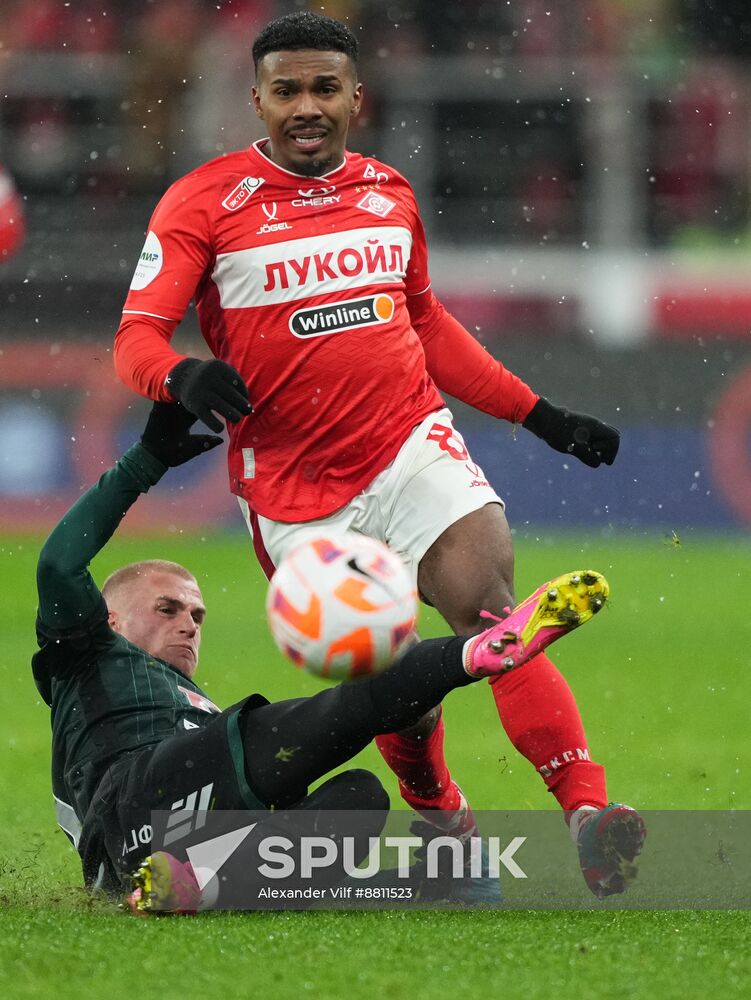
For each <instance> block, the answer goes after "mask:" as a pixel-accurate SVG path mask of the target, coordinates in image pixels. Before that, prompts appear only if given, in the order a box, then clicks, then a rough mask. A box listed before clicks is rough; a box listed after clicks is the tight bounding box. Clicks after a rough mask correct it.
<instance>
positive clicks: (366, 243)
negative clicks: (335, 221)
mask: <svg viewBox="0 0 751 1000" xmlns="http://www.w3.org/2000/svg"><path fill="white" fill-rule="evenodd" d="M411 251H412V234H411V233H410V231H409V230H408V229H406V228H404V227H403V226H372V227H369V228H363V229H348V230H345V231H344V232H340V233H329V234H326V235H325V236H324V235H316V236H308V237H305V238H303V239H298V240H287V241H285V242H282V243H274V244H272V245H267V246H259V247H250V248H249V249H247V250H235V251H233V252H231V253H223V254H219V255H218V256H217V259H216V266H215V267H214V271H213V274H212V275H211V277H212V278H213V280H214V282H215V283H216V286H217V288H218V289H219V297H220V300H221V304H222V308H223V309H248V308H251V307H252V306H267V305H276V304H277V303H280V302H294V301H295V300H297V299H305V298H309V297H310V296H312V295H322V294H325V293H327V292H339V291H344V290H346V289H349V288H363V287H364V286H367V285H382V284H384V283H389V282H391V283H400V282H403V281H404V279H405V277H406V274H407V264H408V263H409V255H410V253H411Z"/></svg>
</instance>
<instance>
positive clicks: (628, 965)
mask: <svg viewBox="0 0 751 1000" xmlns="http://www.w3.org/2000/svg"><path fill="white" fill-rule="evenodd" d="M38 547H39V540H38V539H28V538H17V539H4V540H2V541H0V554H1V559H2V576H3V581H4V587H3V605H4V625H3V643H2V648H3V655H2V657H1V658H0V684H1V687H2V693H3V704H4V706H5V709H4V711H3V719H2V729H1V730H0V746H1V747H2V768H1V769H0V801H1V802H2V809H1V810H0V819H1V822H0V942H1V944H0V995H2V996H4V997H9V998H16V997H32V996H42V995H45V996H46V995H50V994H51V993H53V992H54V994H55V996H56V997H57V998H59V1000H63V998H68V997H70V998H77V1000H78V998H84V997H85V998H88V997H91V998H94V997H96V998H99V997H102V996H105V995H107V996H110V997H119V996H125V995H128V996H137V997H141V998H143V997H152V996H153V997H157V996H160V997H167V998H171V997H182V998H194V997H195V998H199V997H200V998H205V997H215V996H243V995H246V994H250V993H251V992H252V993H253V994H254V995H256V996H259V997H270V998H274V1000H276V998H287V997H289V998H293V997H294V998H296V1000H297V998H299V997H300V996H305V995H308V996H314V997H341V996H347V997H348V998H353V1000H354V998H360V997H363V998H365V997H384V998H394V1000H398V998H404V1000H420V998H423V997H452V996H464V997H470V996H478V995H480V996H495V997H524V998H526V1000H533V998H538V997H540V998H548V997H570V996H575V997H576V998H577V1000H588V998H600V997H613V998H620V997H623V998H632V997H634V998H635V997H639V998H641V997H645V998H647V997H649V998H653V997H655V998H663V997H681V998H686V997H704V996H707V995H708V994H709V992H710V990H711V991H712V992H713V993H714V994H715V995H718V996H724V997H735V996H738V997H740V996H747V995H748V992H747V989H748V982H749V980H750V979H751V959H750V958H749V949H748V942H749V938H750V937H751V918H750V917H749V914H748V913H747V912H742V913H741V912H729V913H721V912H695V913H686V912H658V913H647V912H602V913H598V912H597V910H596V907H597V903H596V901H595V900H594V898H593V901H592V902H593V909H592V911H585V912H579V913H568V912H563V913H560V912H559V913H556V912H552V913H551V912H548V913H544V912H539V913H534V912H532V913H519V912H506V913H504V912H499V913H492V912H477V913H471V912H465V913H457V912H454V913H430V912H423V913H388V912H385V913H349V914H347V913H340V914H337V913H309V914H295V913H278V914H207V915H205V916H203V917H199V918H195V919H187V918H182V919H180V918H178V919H172V920H170V919H167V920H151V921H146V920H140V921H139V920H135V919H132V918H129V917H126V916H125V915H123V914H120V913H118V912H117V911H116V910H115V909H114V908H109V907H107V906H101V905H98V906H92V904H91V903H90V902H89V901H87V899H86V898H85V897H84V895H83V893H82V891H81V890H80V889H79V887H78V886H79V879H80V875H79V869H78V864H77V856H76V855H75V853H74V852H73V851H72V849H71V848H70V847H69V846H68V844H67V841H66V839H65V838H64V836H63V834H62V833H60V832H59V831H58V830H57V828H56V826H55V821H54V817H53V812H52V806H51V797H50V789H49V778H48V768H49V723H48V714H47V710H46V708H45V706H44V705H43V704H42V703H41V701H40V699H39V697H38V696H37V693H36V690H35V688H34V686H33V682H32V679H31V674H30V670H29V657H30V655H31V653H32V651H33V647H34V638H33V618H34V607H35V595H34V564H35V559H36V554H37V551H38ZM155 555H159V556H162V557H165V558H170V559H176V560H178V561H180V562H183V563H185V564H186V565H187V566H188V567H190V568H192V569H194V570H197V571H198V572H197V575H198V578H199V581H200V583H201V586H202V588H203V592H204V597H205V598H206V602H207V605H208V608H209V615H208V619H207V624H206V627H205V633H204V646H203V656H202V665H201V670H200V674H199V680H200V682H201V683H202V684H203V686H204V687H205V688H206V690H207V692H208V693H209V694H210V695H211V697H212V698H213V699H214V700H215V701H216V702H218V703H219V704H229V703H231V702H232V701H234V700H236V699H238V698H239V697H241V696H243V695H244V694H246V693H248V692H250V691H253V690H260V691H262V692H263V693H264V694H266V695H267V696H268V697H270V698H279V697H289V696H292V695H295V694H300V693H314V692H315V691H316V690H318V682H317V681H316V680H315V679H313V678H309V677H306V676H305V675H303V674H301V673H299V672H298V671H295V670H294V668H292V667H291V666H289V665H288V664H287V663H286V662H285V661H284V660H283V659H282V657H281V656H280V655H279V654H278V653H276V651H275V650H274V649H273V647H272V644H271V640H270V638H269V637H268V634H267V630H266V627H265V621H264V613H263V595H264V585H263V580H262V578H261V575H260V571H259V570H258V569H257V567H256V565H255V562H254V559H253V556H252V553H251V551H250V547H249V545H248V542H247V540H246V538H245V536H244V535H242V534H237V535H224V536H210V537H207V538H199V537H193V538H183V537H181V536H180V535H179V534H174V535H168V536H167V537H166V538H153V537H152V538H144V539H133V538H126V539H124V540H123V541H120V542H118V543H116V544H113V545H112V546H111V547H110V549H109V550H107V551H106V552H105V553H104V554H103V555H102V556H101V557H100V558H99V560H98V561H97V563H96V564H95V567H94V571H95V574H96V576H97V578H98V579H99V580H100V581H101V580H102V579H103V578H104V575H105V574H106V573H107V572H109V571H110V570H111V569H113V568H114V567H115V566H117V565H121V564H122V563H123V562H126V561H132V560H134V559H137V558H148V557H153V556H155ZM750 556H751V544H750V543H749V541H748V539H742V538H730V539H723V538H712V537H707V538H703V539H702V538H694V537H692V536H688V537H687V538H685V539H684V540H683V543H682V544H681V545H680V546H677V545H675V544H671V543H670V541H669V540H668V539H665V538H664V537H663V536H662V535H660V534H659V533H655V534H652V535H642V536H638V537H635V538H634V537H630V538H629V539H627V540H626V539H619V538H614V539H613V538H605V537H598V536H595V537H590V538H588V539H587V540H583V539H581V538H576V537H566V536H564V537H560V536H558V535H550V534H546V533H541V534H540V535H539V537H538V536H535V535H534V534H529V535H527V536H521V535H520V536H519V537H518V538H517V593H518V595H519V596H520V597H521V596H523V595H524V594H526V593H528V592H529V591H530V590H531V589H532V588H533V587H534V586H535V585H537V584H538V583H539V582H541V581H542V580H544V579H546V578H548V577H550V576H552V575H555V574H557V573H560V572H563V571H565V570H568V569H574V568H585V567H592V568H595V569H598V570H601V571H602V572H604V573H605V574H606V575H607V576H608V578H609V579H610V583H611V587H612V601H611V605H610V607H609V609H608V610H607V612H606V613H604V614H603V615H601V616H600V617H599V618H598V619H597V620H596V621H595V622H593V623H592V624H591V625H588V626H587V627H586V628H584V629H582V630H581V631H580V632H577V633H576V634H574V635H572V636H570V637H569V638H567V639H565V640H564V641H563V642H561V643H560V644H559V645H558V646H557V647H556V649H555V655H554V658H555V660H556V662H557V663H558V665H559V667H560V668H561V669H562V670H563V671H564V673H565V674H566V676H567V677H568V678H569V681H570V683H571V685H572V686H573V688H574V691H575V692H576V695H577V697H578V699H579V703H580V705H581V708H582V712H583V715H584V719H585V723H586V726H587V731H588V736H589V741H590V745H591V748H592V752H593V756H594V757H595V759H598V760H600V761H602V762H604V763H605V764H607V766H608V774H609V783H610V793H611V796H612V797H614V798H616V799H620V800H623V801H626V802H630V803H632V804H634V805H640V806H643V807H645V808H649V809H690V808H701V809H728V808H738V809H749V808H751V782H750V781H749V752H748V747H749V730H748V706H749V704H751V671H749V668H748V646H749V640H751V629H750V628H749V624H748V621H749V616H748V596H747V593H746V587H747V586H748V579H749V574H748V565H749V557H750ZM421 630H422V631H423V634H425V635H431V634H432V635H437V634H440V633H441V632H442V629H441V627H440V621H439V619H438V618H437V617H436V616H435V615H434V614H431V613H423V616H422V619H421ZM445 712H446V725H447V752H448V759H449V763H450V766H451V768H452V771H453V773H454V774H455V775H456V777H457V778H458V779H459V780H460V782H461V784H462V786H463V787H464V789H465V791H466V792H467V794H468V797H469V798H470V800H471V802H472V803H473V804H474V805H475V806H476V807H477V808H479V809H492V808H500V807H505V808H515V809H526V808H533V809H551V808H557V807H556V806H555V803H554V802H552V801H551V800H550V796H548V795H547V794H546V792H545V789H544V786H543V785H542V782H541V781H540V780H539V778H537V777H536V775H535V774H534V773H533V771H532V770H531V768H530V767H529V765H528V764H527V763H526V761H524V760H522V759H521V758H519V757H518V756H517V755H516V754H515V752H514V751H513V749H512V748H511V747H510V746H509V744H508V742H507V741H506V739H505V736H504V735H503V732H502V730H501V729H500V726H499V724H498V722H497V717H496V714H495V708H494V705H493V702H492V699H491V697H490V695H489V693H488V691H487V690H486V687H485V685H484V684H478V685H476V686H475V687H473V688H470V689H465V690H463V691H458V692H455V693H454V694H453V695H451V696H450V697H449V698H448V699H447V701H446V705H445ZM357 763H358V764H359V765H361V766H366V767H369V768H372V769H373V770H375V771H376V772H377V773H378V774H379V775H380V777H381V778H382V779H383V780H384V782H385V783H386V785H387V787H388V788H389V789H390V790H392V791H393V779H392V778H391V777H390V775H389V774H388V773H387V771H386V770H385V768H384V766H383V765H382V763H381V761H380V758H379V757H378V755H377V753H376V752H375V751H374V750H373V749H371V748H369V749H368V750H366V751H365V752H364V753H363V754H362V755H361V756H360V758H358V760H357ZM561 835H562V836H565V835H566V834H565V831H564V829H563V827H562V829H561ZM750 892H751V888H750Z"/></svg>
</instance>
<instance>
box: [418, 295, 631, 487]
mask: <svg viewBox="0 0 751 1000" xmlns="http://www.w3.org/2000/svg"><path fill="white" fill-rule="evenodd" d="M409 311H410V317H411V319H412V323H413V326H414V328H415V330H416V332H417V334H418V336H419V337H420V340H421V341H422V345H423V349H424V351H425V363H426V367H427V369H428V372H429V373H430V375H431V376H432V378H433V380H434V381H435V383H436V385H437V386H438V388H439V389H442V390H443V391H445V392H448V393H450V394H451V395H452V396H456V398H457V399H461V400H462V402H464V403H468V404H469V405H470V406H474V407H475V408H476V409H478V410H482V411H483V412H485V413H490V414H491V415H492V416H494V417H500V418H503V419H505V420H510V421H512V422H514V423H520V424H521V425H522V426H523V427H525V428H526V429H527V430H529V431H532V433H533V434H536V435H537V437H539V438H542V440H543V441H545V442H546V443H547V444H549V445H550V447H551V448H554V449H555V450H556V451H560V452H563V453H564V454H568V455H572V456H573V457H574V458H578V459H579V461H581V462H584V464H585V465H588V466H590V467H591V468H593V469H596V468H597V466H599V465H600V464H601V463H603V462H604V463H605V464H606V465H612V464H613V462H614V461H615V456H616V454H617V453H618V445H619V443H620V433H619V432H618V430H616V428H615V427H611V426H610V425H609V424H606V423H603V421H602V420H599V419H598V418H597V417H592V416H590V415H589V414H587V413H576V412H574V411H573V410H568V409H565V408H563V407H559V406H554V405H553V404H552V403H551V402H550V401H549V400H547V399H545V398H544V397H541V396H538V395H537V393H535V392H533V390H532V389H530V387H529V386H528V385H527V384H526V383H525V382H523V381H522V380H521V379H520V378H518V377H517V376H516V375H514V374H513V373H512V372H510V371H508V370H507V369H506V368H504V367H503V365H502V364H501V362H500V361H498V360H497V359H496V358H494V357H493V356H492V355H491V354H489V353H488V352H487V351H486V350H485V348H484V347H483V346H482V345H481V344H480V343H479V342H478V341H477V340H475V338H474V337H473V336H472V335H471V334H470V333H469V332H468V331H467V330H465V329H464V327H463V326H462V325H461V323H459V322H458V321H457V320H455V319H454V317H453V316H451V315H450V313H447V312H446V310H445V309H444V308H443V306H442V305H441V304H440V302H438V300H437V299H436V298H435V297H434V296H433V294H432V293H431V292H430V291H428V292H427V293H426V294H424V295H419V296H414V297H413V299H412V300H410V305H409Z"/></svg>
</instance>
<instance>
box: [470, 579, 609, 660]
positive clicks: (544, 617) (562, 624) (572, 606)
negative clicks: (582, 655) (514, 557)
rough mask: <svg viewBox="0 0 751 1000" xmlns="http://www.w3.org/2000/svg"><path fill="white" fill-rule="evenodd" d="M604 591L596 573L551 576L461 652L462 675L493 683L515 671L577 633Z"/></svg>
mask: <svg viewBox="0 0 751 1000" xmlns="http://www.w3.org/2000/svg"><path fill="white" fill-rule="evenodd" d="M609 593H610V587H609V585H608V581H607V580H606V579H605V577H604V576H603V575H602V574H601V573H596V572H595V571H594V570H591V569H582V570H575V571H574V572H573V573H566V574H565V575H564V576H557V577H556V578H555V579H554V580H551V581H550V582H549V583H545V584H543V585H542V587H538V588H537V590H536V591H535V592H534V594H532V596H531V597H528V598H527V599H526V601H522V603H521V604H519V605H517V607H515V608H514V610H513V611H511V612H510V613H509V616H508V617H507V618H496V616H495V615H491V614H490V612H489V611H481V612H480V614H481V615H482V617H483V618H492V619H494V620H495V621H496V622H497V624H496V625H492V626H491V627H490V628H489V629H487V630H486V631H485V632H481V633H480V635H476V636H473V637H472V638H471V639H469V640H468V641H467V643H466V645H465V646H464V669H465V670H466V671H467V673H468V674H469V676H470V677H494V676H497V675H498V674H505V673H507V672H508V671H509V670H513V669H514V668H515V667H520V666H521V665H522V664H523V663H526V662H527V660H530V659H531V658H532V657H533V656H536V655H537V653H541V652H542V651H543V650H544V649H546V648H547V647H548V646H549V645H550V644H551V642H555V640H556V639H560V637H561V636H562V635H566V633H567V632H571V631H572V630H573V629H575V628H578V627H579V626H580V625H583V624H584V623H585V622H588V621H589V619H590V618H592V617H593V616H594V615H596V614H597V612H598V611H601V610H602V608H603V607H604V606H605V602H606V601H607V599H608V594H609Z"/></svg>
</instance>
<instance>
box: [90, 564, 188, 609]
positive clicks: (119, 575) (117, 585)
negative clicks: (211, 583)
mask: <svg viewBox="0 0 751 1000" xmlns="http://www.w3.org/2000/svg"><path fill="white" fill-rule="evenodd" d="M149 573H174V575H175V576H179V577H180V579H181V580H190V581H191V582H192V583H197V581H196V578H195V577H194V576H193V574H192V573H191V572H190V571H189V570H187V569H186V568H185V567H184V566H181V565H180V563H176V562H170V561H169V560H168V559H142V560H141V562H135V563H131V564H130V565H129V566H121V567H120V569H116V570H115V572H114V573H110V575H109V576H108V577H107V579H106V580H105V581H104V584H103V586H102V597H104V600H105V602H106V604H107V606H109V605H110V603H111V601H112V600H113V598H116V597H117V594H118V593H120V592H121V591H122V590H124V589H125V588H127V587H128V585H129V584H132V583H133V582H134V581H135V580H138V579H141V578H142V577H144V576H147V575H148V574H149Z"/></svg>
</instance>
